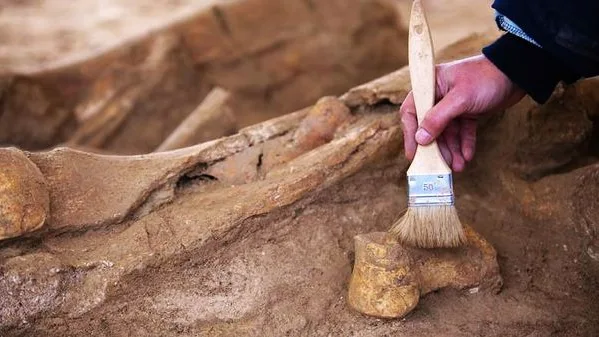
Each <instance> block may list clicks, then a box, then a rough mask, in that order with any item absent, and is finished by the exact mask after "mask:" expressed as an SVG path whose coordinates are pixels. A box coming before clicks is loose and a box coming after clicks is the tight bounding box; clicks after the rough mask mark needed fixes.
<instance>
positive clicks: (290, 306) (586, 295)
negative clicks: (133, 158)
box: [0, 1, 599, 337]
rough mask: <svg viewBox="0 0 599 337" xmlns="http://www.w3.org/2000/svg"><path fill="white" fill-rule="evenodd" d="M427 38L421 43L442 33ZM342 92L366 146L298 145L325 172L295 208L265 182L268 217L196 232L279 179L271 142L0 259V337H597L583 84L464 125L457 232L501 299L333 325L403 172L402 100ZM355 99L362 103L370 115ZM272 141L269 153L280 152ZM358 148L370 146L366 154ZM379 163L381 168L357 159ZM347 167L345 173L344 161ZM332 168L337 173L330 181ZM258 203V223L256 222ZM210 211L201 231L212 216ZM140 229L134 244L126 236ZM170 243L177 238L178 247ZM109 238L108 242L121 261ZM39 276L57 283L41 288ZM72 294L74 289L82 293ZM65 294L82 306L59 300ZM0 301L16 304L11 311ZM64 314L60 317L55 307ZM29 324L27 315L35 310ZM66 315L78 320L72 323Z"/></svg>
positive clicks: (443, 303) (595, 177) (595, 118)
mask: <svg viewBox="0 0 599 337" xmlns="http://www.w3.org/2000/svg"><path fill="white" fill-rule="evenodd" d="M431 3H432V2H431ZM439 3H446V2H441V1H439V2H437V4H439ZM464 3H466V2H465V1H459V2H456V6H462V5H463V4H464ZM479 6H480V5H479ZM481 7H482V6H481ZM438 8H444V7H443V6H441V5H439V7H438ZM463 8H470V7H463ZM469 10H472V9H469ZM472 11H473V13H474V14H473V15H472V20H473V21H474V23H473V24H481V27H482V26H484V24H482V22H484V21H483V20H482V19H481V18H482V17H485V16H487V15H488V14H489V12H488V11H487V12H483V11H474V10H472ZM440 13H441V14H439V16H437V17H433V19H432V21H433V25H440V24H441V23H443V22H446V20H447V21H449V22H446V24H447V26H446V27H454V29H455V26H454V22H453V20H450V19H449V18H450V17H451V15H450V14H447V13H448V12H443V11H441V10H440ZM443 13H445V14H443ZM481 13H482V14H481ZM477 15H480V16H477ZM469 17H470V16H469ZM436 18H439V19H436ZM462 19H463V20H464V22H461V24H463V25H464V27H468V25H467V23H466V22H465V21H466V19H464V18H462ZM436 20H438V21H436ZM436 27H437V28H435V26H433V32H434V31H435V30H442V26H436ZM445 33H446V34H447V36H448V39H449V36H453V37H457V36H462V34H463V33H464V30H461V31H460V30H457V29H456V30H450V29H448V30H447V31H445ZM439 45H447V43H445V44H444V43H443V41H440V42H439ZM471 47H472V46H470V48H471ZM458 49H460V48H458ZM458 54H459V52H457V53H454V54H453V55H449V56H447V57H449V58H452V57H457V55H458ZM400 89H402V90H403V89H405V88H403V87H402V88H400ZM356 92H357V93H358V94H357V96H356V97H355V99H348V100H347V101H348V102H358V103H351V104H350V105H352V115H353V116H354V117H355V118H356V119H357V120H358V122H356V123H358V124H359V123H360V122H364V121H366V122H368V121H371V120H375V121H379V120H380V121H382V122H380V123H382V124H381V125H382V126H381V125H379V126H377V127H376V128H375V131H374V135H370V136H369V138H368V140H367V141H364V142H363V143H361V144H358V145H356V146H355V148H353V150H352V151H349V152H350V154H348V155H347V158H349V159H347V160H342V159H338V158H337V157H336V154H337V152H332V154H334V155H330V154H329V153H328V152H326V151H328V150H327V149H329V147H326V146H328V145H331V144H333V143H335V141H341V140H343V139H344V138H343V137H345V136H346V135H345V136H344V135H341V136H340V135H335V137H334V139H333V140H331V139H325V140H322V141H321V142H319V143H318V144H310V146H309V147H308V148H306V149H303V150H302V151H300V152H302V153H304V152H305V153H304V155H303V156H300V157H299V159H298V162H299V163H306V162H308V163H312V166H317V164H318V163H319V162H318V161H316V160H313V161H312V162H311V161H310V160H311V158H310V157H315V158H316V159H318V160H322V162H323V163H324V162H327V165H329V166H327V170H324V171H323V172H321V173H319V176H318V177H319V179H320V180H319V181H321V183H319V184H317V185H318V186H319V187H318V188H314V189H312V190H309V189H307V188H306V190H305V191H304V190H302V188H303V185H304V184H310V183H312V181H311V180H310V181H307V182H306V181H304V180H301V179H298V180H297V181H292V182H291V185H290V186H291V187H289V186H287V185H285V184H287V183H288V181H287V180H285V179H286V177H284V176H282V177H280V179H281V181H282V185H281V186H282V187H281V189H280V191H279V190H278V189H275V190H276V191H277V192H276V193H275V195H277V196H279V194H277V193H279V192H280V194H281V195H282V196H283V199H285V200H286V201H284V202H283V201H278V200H276V199H275V200H274V201H273V200H271V199H268V198H266V197H264V199H263V200H252V203H254V204H259V206H255V207H256V208H258V209H268V211H264V212H262V213H260V212H257V213H252V214H251V215H247V217H245V218H243V219H242V220H235V221H236V222H235V226H233V225H230V226H229V227H225V229H223V230H221V228H215V229H212V228H210V225H212V223H213V222H214V221H217V220H214V219H221V218H222V219H226V218H227V217H229V216H231V217H233V215H230V214H234V213H235V212H237V211H238V209H237V207H239V208H244V207H246V208H247V207H249V206H246V203H245V200H238V201H237V199H236V200H233V201H231V200H230V199H232V198H233V199H235V198H238V199H242V198H243V197H250V198H251V197H252V196H255V198H258V196H262V194H259V193H260V191H261V188H262V185H260V184H261V182H262V180H261V179H264V180H265V181H266V180H267V179H266V178H264V177H267V178H268V177H270V175H271V173H272V172H274V173H273V174H274V175H275V176H276V173H277V171H276V170H277V167H281V166H283V167H284V166H285V165H284V164H285V163H284V162H283V163H281V162H280V161H279V162H277V160H278V159H277V158H278V157H277V156H278V154H277V153H278V152H277V151H284V150H281V148H283V145H281V144H286V143H278V142H273V143H270V144H271V145H270V148H269V147H268V146H269V145H268V143H267V142H266V143H264V145H262V144H256V145H252V146H249V147H248V148H247V149H245V150H244V152H240V155H239V156H238V157H236V158H235V159H234V160H233V161H232V162H233V163H235V162H240V163H251V165H248V166H251V169H255V170H257V172H254V171H251V170H250V169H248V172H250V171H251V173H252V174H253V175H251V177H250V178H248V176H250V173H247V172H246V171H245V169H246V168H245V167H243V168H242V167H238V171H241V172H240V173H236V174H237V175H235V174H234V176H235V179H237V180H235V182H234V183H231V182H230V181H226V179H225V178H227V177H229V175H230V172H228V171H226V172H225V171H222V172H221V171H218V170H217V169H214V170H212V171H210V172H211V174H212V175H202V177H203V178H209V179H208V180H209V181H206V180H201V179H195V180H194V179H192V178H185V179H183V178H182V179H181V180H179V182H178V184H177V189H176V198H175V199H174V200H173V201H172V203H170V204H167V205H165V206H164V207H161V208H159V209H158V210H155V211H153V212H152V213H151V214H150V215H148V216H146V217H145V218H144V217H142V218H141V219H127V221H125V222H124V223H121V224H118V225H115V226H112V227H100V228H95V229H94V230H89V231H87V232H85V231H81V230H79V229H78V230H77V231H73V232H66V233H62V234H61V233H53V232H50V233H49V236H50V237H49V238H43V237H39V236H37V237H36V236H32V237H29V238H27V239H24V240H22V241H21V240H19V239H16V240H11V241H7V242H1V243H0V291H3V290H5V289H11V288H10V285H11V282H17V283H18V282H21V284H23V287H22V288H19V289H22V292H21V293H18V294H7V293H4V294H2V293H0V303H3V305H4V309H3V310H2V309H0V313H3V314H6V315H7V317H8V316H10V315H13V316H14V317H17V318H19V319H17V320H11V319H12V318H14V317H13V316H11V317H9V318H6V317H5V318H0V322H3V324H4V325H3V326H0V335H2V336H277V337H278V336H422V337H426V336H525V337H544V336H564V337H565V336H568V337H569V336H585V337H586V336H588V337H592V336H598V335H599V301H598V300H599V239H598V238H599V203H598V202H597V200H598V199H597V195H599V83H597V81H594V80H589V81H587V82H584V83H582V84H579V85H577V86H573V87H568V88H565V89H563V88H560V89H559V90H557V91H556V93H555V95H554V98H553V99H552V100H551V101H550V102H549V103H548V104H547V105H546V106H544V107H539V106H537V105H535V104H534V103H532V102H531V101H530V100H528V99H525V100H524V101H523V102H521V103H520V104H519V105H518V106H516V107H514V108H512V109H510V110H508V111H507V112H503V113H499V114H497V115H495V116H493V117H491V118H489V119H488V120H485V121H483V122H482V129H481V132H480V140H479V144H478V149H477V156H476V159H475V161H474V162H473V163H472V165H470V166H469V167H468V169H467V171H466V172H464V173H460V174H456V176H455V177H456V180H455V187H456V195H457V201H456V204H457V207H458V211H459V214H460V217H461V219H462V221H463V222H464V223H467V224H469V225H471V226H472V227H473V228H474V229H475V230H477V231H478V232H480V233H481V234H482V235H483V236H484V237H485V238H486V239H487V240H489V242H491V243H492V244H493V246H494V247H495V249H496V250H497V252H498V256H499V265H500V268H501V274H502V276H503V279H504V285H503V288H502V291H501V292H500V293H498V294H486V293H470V292H468V291H460V290H449V289H446V290H441V291H438V292H434V293H431V294H428V295H427V296H425V297H424V298H423V299H421V301H420V303H419V304H418V306H417V307H416V309H415V310H414V311H413V312H412V313H411V314H410V315H409V316H407V317H406V318H404V319H401V320H381V319H376V318H372V317H366V316H363V315H360V314H358V313H356V312H353V311H352V310H350V308H349V307H348V305H347V302H346V295H347V286H348V281H349V276H350V273H351V268H352V263H353V249H354V248H353V237H354V236H355V235H356V234H359V233H367V232H372V231H384V230H386V229H387V228H388V227H389V226H390V225H391V224H392V223H393V222H394V220H396V219H397V217H398V216H399V214H400V213H401V210H402V208H403V207H405V204H406V190H405V183H404V180H405V168H406V161H405V160H403V159H402V157H401V152H400V151H399V149H398V147H399V146H401V139H399V137H398V135H399V133H398V132H397V131H398V130H397V120H396V118H395V117H394V116H395V112H396V111H397V108H398V104H397V102H395V103H393V101H397V100H400V98H401V97H402V95H405V90H403V91H402V92H399V93H397V92H394V93H392V94H391V95H390V96H389V97H384V94H382V96H381V97H375V98H373V97H374V96H376V95H374V94H372V95H365V94H364V92H366V91H360V90H357V91H356ZM381 92H383V91H381ZM362 95H363V96H362ZM365 97H366V98H365ZM387 98H390V99H387ZM362 99H363V100H364V101H369V100H372V99H373V100H374V101H376V102H377V103H376V104H374V105H372V106H370V105H367V104H365V103H364V101H360V100H362ZM348 104H349V103H348ZM352 123H353V122H352ZM385 123H387V124H388V125H387V124H385ZM266 129H268V128H266ZM350 129H351V128H350ZM289 132H290V131H289V130H287V131H285V132H280V134H279V135H278V136H277V137H280V138H285V137H287V136H288V133H289ZM340 133H342V132H340ZM377 137H378V138H377ZM368 141H372V142H374V143H376V142H384V141H386V142H387V143H388V144H387V145H385V146H381V147H380V149H379V148H378V147H376V146H375V150H372V149H371V146H372V143H368ZM273 144H274V145H273ZM389 144H390V145H389ZM258 145H260V146H258ZM252 147H254V150H256V149H258V150H260V151H261V152H260V155H258V153H256V152H255V151H254V152H252ZM387 147H390V148H387ZM381 149H382V150H381ZM269 151H270V152H269ZM379 152H381V153H383V154H385V155H374V154H377V153H379ZM269 153H270V154H271V155H270V156H269ZM244 154H245V155H246V156H247V158H250V159H247V158H244V157H243V155H244ZM298 154H299V153H298ZM356 154H357V155H358V157H357V158H358V159H355V158H356V157H352V155H356ZM367 157H373V158H375V159H376V160H374V159H373V160H372V161H369V160H367V159H365V158H367ZM273 158H274V159H273ZM331 158H332V159H331ZM352 158H354V159H352ZM254 159H256V160H255V161H256V162H254V161H252V160H254ZM263 159H264V161H263ZM269 160H272V161H274V164H269V163H271V162H270V161H269ZM335 160H337V161H338V162H335V163H334V164H330V163H328V162H329V161H333V162H334V161H335ZM352 160H354V161H356V162H359V164H355V163H354V162H353V161H352ZM223 162H224V163H227V162H228V161H223ZM363 162H364V163H363ZM209 164H210V165H214V164H215V163H213V162H211V163H209ZM216 164H217V163H216ZM323 165H325V164H323ZM348 165H353V166H352V167H355V168H356V169H355V172H354V171H351V170H348V169H346V167H347V166H348ZM256 167H257V168H256ZM300 168H302V166H300ZM304 168H305V169H306V171H308V167H304ZM310 168H311V167H310ZM271 169H272V170H271ZM260 170H262V171H260ZM140 171H141V170H140ZM271 171H272V172H271ZM340 171H343V172H348V173H345V174H346V175H343V174H340V173H339V172H340ZM246 173H247V175H246ZM221 174H222V177H224V178H221ZM279 174H280V173H279ZM294 174H297V173H294ZM289 176H293V174H291V173H290V174H289ZM240 177H241V178H240ZM131 178H132V179H135V176H133V175H132V176H131ZM212 178H216V181H214V180H211V179H212ZM328 178H330V180H327V179H328ZM289 179H291V178H289ZM336 179H337V180H336ZM293 184H295V185H293ZM230 185H235V186H230ZM283 185H284V186H283ZM300 185H302V186H300ZM294 187H295V190H302V193H304V192H305V194H301V193H299V192H298V193H299V196H297V198H296V199H293V198H291V197H289V198H288V197H287V194H290V195H292V196H293V197H296V195H294V191H295V190H294ZM235 188H238V191H239V192H235V190H234V189H235ZM219 189H222V190H224V191H225V192H226V193H225V192H219ZM231 190H233V191H231ZM215 191H216V192H215ZM227 191H228V192H227ZM306 191H307V192H306ZM213 192H214V193H213ZM254 192H255V193H256V194H252V193H254ZM210 193H212V194H210ZM227 193H228V194H227ZM273 193H274V192H273ZM211 195H214V196H215V198H210V197H209V196H211ZM204 196H208V197H204ZM218 198H221V199H218ZM215 200H216V201H215ZM219 200H221V201H222V203H223V204H226V203H229V205H232V206H231V207H230V209H222V208H219V205H217V204H215V202H217V201H219ZM287 200H291V201H287ZM270 204H273V205H274V206H272V207H270V208H268V207H266V206H264V205H270ZM88 207H93V206H91V205H88ZM261 207H262V208H261ZM214 210H217V211H218V212H216V213H218V214H216V215H213V213H214V212H215V211H214ZM243 211H244V212H245V211H246V210H245V209H244V210H243ZM205 214H208V215H205ZM247 214H250V213H247ZM204 216H205V217H204ZM148 218H149V219H150V220H147V219H148ZM157 218H159V220H160V223H161V224H164V226H163V227H159V228H153V229H152V227H149V226H148V224H150V223H152V221H155V220H156V219H157ZM198 219H203V220H202V221H205V222H202V221H199V220H198ZM144 221H147V223H146V224H145V225H146V227H144V229H145V231H144V229H142V230H141V231H142V232H143V235H142V238H141V239H140V238H139V237H137V236H133V235H127V232H128V231H130V230H131V229H132V228H135V226H138V225H139V224H140V223H142V222H144ZM138 227H139V226H138ZM178 228H179V229H178ZM181 228H185V229H187V230H188V231H189V233H185V232H184V231H183V232H182V233H181V232H178V230H181ZM203 228H208V229H207V231H208V232H209V236H206V238H202V239H197V238H194V239H189V241H186V240H185V238H186V237H189V238H191V237H193V235H196V231H200V230H203ZM152 230H156V231H157V233H154V234H161V235H163V234H165V233H162V231H166V232H168V231H171V233H170V234H169V233H166V234H165V235H167V237H169V238H170V237H171V236H173V237H174V236H178V241H175V242H176V244H177V246H176V247H174V246H170V243H169V241H168V240H166V239H165V242H162V241H154V242H149V243H148V242H146V241H145V240H150V241H151V240H152V238H153V239H154V240H156V239H160V238H162V237H163V236H160V235H152V233H151V232H152ZM158 232H160V233H158ZM146 235H147V237H146ZM120 237H122V238H124V239H126V240H124V241H122V242H121V244H119V241H118V238H120ZM207 238H209V239H207ZM136 240H138V241H136ZM105 241H106V242H109V243H111V245H108V244H107V245H106V247H103V248H102V249H105V250H106V252H105V255H106V256H117V255H118V254H119V252H121V251H122V252H127V251H126V249H128V247H132V246H139V247H142V248H139V252H138V251H133V254H131V256H124V257H120V258H121V260H118V259H115V260H114V261H112V260H104V259H103V257H104V255H102V254H96V252H97V251H101V252H104V251H102V250H100V249H96V247H102V244H103V243H104V242H105ZM69 245H71V246H69ZM146 245H148V246H149V247H150V248H149V249H148V248H147V247H146ZM63 246H64V247H67V248H64V249H63V248H61V247H63ZM69 247H72V249H71V250H70V248H69ZM174 252H176V253H174ZM111 254H112V255H111ZM123 254H124V253H123ZM140 256H143V259H142V258H141V257H140ZM136 258H139V261H141V262H139V261H137V260H135V259H136ZM129 260H131V261H133V262H130V261H129ZM72 261H75V262H72ZM80 261H93V264H91V263H90V264H89V265H85V264H84V263H83V262H80ZM124 261H126V262H127V263H125V262H124ZM77 263H79V265H77ZM112 263H116V265H113V264H112ZM76 265H77V267H75V266H76ZM121 265H127V267H126V268H130V269H128V270H127V272H122V277H120V278H111V277H112V275H113V274H115V273H119V272H121V271H118V270H116V269H119V268H121ZM55 266H59V268H57V270H59V271H58V272H50V271H51V270H54V269H52V268H56V267H55ZM122 268H123V269H125V267H122ZM31 270H34V271H31ZM94 273H97V275H94ZM22 275H33V277H30V278H26V277H23V276H22ZM11 277H12V278H11ZM19 277H21V279H19ZM106 279H108V280H109V281H106ZM88 280H91V282H92V283H90V284H86V283H85V281H88ZM113 281H114V283H112V282H113ZM78 282H83V283H84V284H83V285H81V286H80V285H78ZM74 285H76V286H77V287H79V288H80V289H83V290H82V291H81V292H80V293H76V292H73V291H71V290H72V289H71V288H70V287H74ZM27 291H29V293H28V292H27ZM73 293H75V295H73ZM103 295H106V297H105V298H104V297H103ZM69 296H70V297H69ZM73 296H75V297H74V299H73ZM76 296H81V297H80V298H79V297H76ZM9 297H10V298H9ZM12 298H16V299H18V300H15V301H12V302H11V299H12ZM53 303H58V304H59V305H54V304H53ZM64 303H76V305H74V307H68V306H66V307H65V306H61V305H63V304H64ZM71 305H72V304H71ZM8 306H11V307H8ZM39 308H42V309H43V310H38V311H36V310H37V309H39ZM44 308H45V309H44ZM73 308H74V309H73ZM81 308H85V309H86V310H81V311H78V310H80V309H81ZM7 322H8V323H7Z"/></svg>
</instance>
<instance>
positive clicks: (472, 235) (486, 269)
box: [348, 226, 503, 318]
mask: <svg viewBox="0 0 599 337" xmlns="http://www.w3.org/2000/svg"><path fill="white" fill-rule="evenodd" d="M465 227H466V237H467V244H466V245H464V246H462V247H460V248H453V249H420V248H411V247H406V246H402V245H400V244H399V243H397V242H395V241H393V240H390V239H388V238H387V237H386V234H385V233H383V232H373V233H368V234H361V235H357V236H356V237H355V249H356V261H355V264H354V269H353V272H352V275H351V279H350V283H349V296H348V302H349V305H350V306H351V307H352V308H353V309H354V310H356V311H358V312H361V313H363V314H366V315H369V316H375V317H383V318H400V317H403V316H405V315H407V314H408V313H410V312H411V311H412V310H413V309H414V308H415V307H416V305H417V304H418V301H419V299H420V297H421V296H424V295H426V294H428V293H430V292H432V291H435V290H438V289H442V288H457V289H476V291H477V292H478V291H482V292H497V291H499V289H500V288H501V285H502V283H503V281H502V278H501V275H500V274H499V266H498V264H497V258H496V252H495V249H494V248H493V246H491V244H490V243H488V242H487V241H486V240H485V239H484V238H483V237H482V236H480V235H479V234H478V233H476V232H475V231H474V230H473V229H472V228H470V227H468V226H465Z"/></svg>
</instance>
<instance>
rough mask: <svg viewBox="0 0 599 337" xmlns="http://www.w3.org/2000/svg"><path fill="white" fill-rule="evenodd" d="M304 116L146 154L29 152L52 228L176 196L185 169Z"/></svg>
mask: <svg viewBox="0 0 599 337" xmlns="http://www.w3.org/2000/svg"><path fill="white" fill-rule="evenodd" d="M302 117H303V114H302V113H299V114H297V113H296V114H290V115H287V116H285V117H284V118H280V119H277V120H272V121H268V122H265V123H264V124H263V125H257V126H255V127H250V128H247V129H244V130H241V131H240V133H239V134H237V135H234V136H231V137H227V138H222V139H218V140H214V141H211V142H207V143H202V144H199V145H195V146H191V147H186V148H183V149H179V150H174V151H167V152H160V153H152V154H147V155H134V156H118V155H102V154H95V153H89V152H83V151H78V150H74V149H71V148H67V147H61V148H57V149H54V150H52V151H45V152H30V153H27V156H28V157H29V159H30V160H31V161H32V162H33V163H34V164H35V165H36V166H37V167H38V168H39V170H40V171H41V172H42V174H43V176H44V177H45V179H46V181H47V182H48V189H49V191H50V198H51V209H52V212H51V215H50V217H49V221H48V230H52V231H59V232H60V231H72V230H77V229H81V228H99V227H102V226H107V225H109V224H114V223H118V222H120V221H122V220H123V219H125V217H126V216H128V215H131V214H132V212H133V211H134V210H136V209H137V208H139V207H141V206H142V204H144V202H145V201H147V200H149V202H150V203H151V204H150V205H145V206H144V207H146V211H144V212H148V211H149V210H151V209H153V208H154V207H158V206H160V205H162V204H164V203H167V202H169V201H171V200H172V199H173V198H174V195H173V193H172V191H173V189H174V187H175V185H176V183H177V181H178V179H179V178H181V176H182V175H184V174H185V173H186V172H188V171H191V170H193V169H194V168H195V167H196V166H198V165H200V166H201V165H202V164H204V165H206V166H208V164H210V163H213V162H216V161H219V160H222V159H224V158H226V157H228V156H231V155H233V154H235V153H237V152H241V151H243V150H245V149H246V148H248V147H250V146H251V145H253V144H256V143H260V142H263V141H265V140H267V139H270V138H272V137H274V136H276V135H279V134H281V133H285V132H287V131H288V130H289V129H292V128H294V126H295V123H297V120H298V118H302ZM257 130H259V132H257ZM154 192H156V193H160V194H162V195H163V196H165V192H166V196H165V197H163V198H161V199H160V200H159V201H158V200H156V199H154V198H152V193H154ZM91 205H93V211H90V206H91Z"/></svg>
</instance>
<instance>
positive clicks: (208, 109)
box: [154, 87, 237, 152]
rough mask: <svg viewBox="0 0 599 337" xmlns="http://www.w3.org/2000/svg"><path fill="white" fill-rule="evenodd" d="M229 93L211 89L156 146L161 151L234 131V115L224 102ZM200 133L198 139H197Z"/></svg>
mask: <svg viewBox="0 0 599 337" xmlns="http://www.w3.org/2000/svg"><path fill="white" fill-rule="evenodd" d="M230 96H231V94H230V93H229V92H227V91H226V90H224V89H222V88H218V87H217V88H214V89H212V90H211V91H210V92H209V93H208V95H207V96H206V98H205V99H204V100H203V101H202V103H201V104H200V105H199V106H198V107H197V108H196V109H195V110H193V111H192V112H191V113H190V114H189V116H187V118H185V119H184V120H183V121H182V122H181V124H179V126H178V127H177V128H176V129H175V130H174V131H173V132H172V133H171V134H170V135H169V136H168V137H167V138H166V139H165V140H164V142H162V144H160V146H158V148H156V150H155V151H154V152H163V151H168V150H174V149H178V148H182V147H186V146H191V145H193V142H194V141H196V142H197V143H202V142H203V141H208V140H212V139H216V138H220V137H223V136H227V135H230V134H233V133H235V131H237V130H236V122H235V116H234V115H233V113H232V112H231V110H229V109H228V108H227V107H226V106H225V103H226V102H227V100H228V99H229V97H230ZM198 134H200V137H201V138H200V139H198Z"/></svg>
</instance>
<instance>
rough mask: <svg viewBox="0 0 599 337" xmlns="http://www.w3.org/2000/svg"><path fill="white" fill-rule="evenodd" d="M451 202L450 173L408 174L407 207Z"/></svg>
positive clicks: (449, 203) (448, 203)
mask: <svg viewBox="0 0 599 337" xmlns="http://www.w3.org/2000/svg"><path fill="white" fill-rule="evenodd" d="M453 204H454V196H453V184H452V176H451V173H450V174H431V175H413V176H408V207H418V206H452V205H453Z"/></svg>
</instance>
